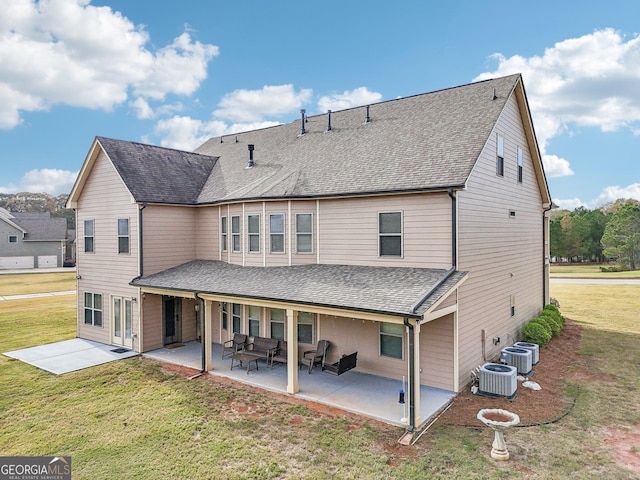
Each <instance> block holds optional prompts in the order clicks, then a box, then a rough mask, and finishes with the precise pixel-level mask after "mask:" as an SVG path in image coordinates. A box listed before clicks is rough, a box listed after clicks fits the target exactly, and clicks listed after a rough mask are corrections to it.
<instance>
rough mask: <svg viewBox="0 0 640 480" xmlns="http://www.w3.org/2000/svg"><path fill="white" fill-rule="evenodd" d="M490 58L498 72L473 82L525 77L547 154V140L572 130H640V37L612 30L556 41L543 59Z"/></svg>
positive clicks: (517, 56) (501, 56)
mask: <svg viewBox="0 0 640 480" xmlns="http://www.w3.org/2000/svg"><path fill="white" fill-rule="evenodd" d="M492 58H493V59H494V60H496V61H497V62H498V66H497V68H496V70H494V71H493V72H485V73H482V74H481V75H479V76H478V77H476V78H475V79H474V80H484V79H487V78H493V77H497V76H502V75H509V74H512V73H522V75H523V77H524V80H525V84H526V88H527V96H528V99H529V105H530V107H531V112H532V116H533V119H534V123H535V125H536V134H537V137H538V142H539V145H540V150H541V152H542V153H543V154H544V153H546V149H547V145H548V142H549V140H551V139H552V138H553V137H555V136H557V135H559V134H562V133H566V132H567V131H568V130H569V129H570V128H571V127H572V126H573V127H576V126H577V127H597V128H600V129H601V130H602V131H603V132H610V131H615V130H619V129H622V128H629V129H630V130H631V131H632V132H634V134H637V132H638V131H640V125H639V123H640V60H639V59H640V36H638V35H634V36H632V37H625V36H623V35H622V34H620V33H619V32H617V31H615V30H613V29H610V28H608V29H604V30H597V31H595V32H593V33H591V34H589V35H584V36H582V37H579V38H571V39H568V40H564V41H562V42H558V43H556V44H555V45H554V46H553V47H551V48H548V49H546V50H545V52H544V55H542V56H533V57H530V58H524V57H522V56H519V55H515V56H513V57H509V58H507V57H505V56H503V55H501V54H495V55H494V56H493V57H492ZM565 162H566V160H565ZM566 167H567V168H568V164H567V165H566ZM569 170H570V169H569ZM569 170H567V172H568V171H569Z"/></svg>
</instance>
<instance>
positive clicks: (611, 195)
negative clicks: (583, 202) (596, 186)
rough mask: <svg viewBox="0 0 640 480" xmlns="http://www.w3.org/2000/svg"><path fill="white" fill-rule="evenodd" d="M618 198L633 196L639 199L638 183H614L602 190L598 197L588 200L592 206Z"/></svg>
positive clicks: (639, 187)
mask: <svg viewBox="0 0 640 480" xmlns="http://www.w3.org/2000/svg"><path fill="white" fill-rule="evenodd" d="M619 198H633V199H635V200H639V201H640V183H632V184H631V185H627V186H626V187H620V186H619V185H614V186H610V187H606V188H604V189H603V190H602V192H601V193H600V195H598V198H596V199H595V200H593V201H592V202H590V203H591V204H592V205H593V206H594V207H599V206H600V205H604V204H605V203H607V202H615V201H616V200H618V199H619Z"/></svg>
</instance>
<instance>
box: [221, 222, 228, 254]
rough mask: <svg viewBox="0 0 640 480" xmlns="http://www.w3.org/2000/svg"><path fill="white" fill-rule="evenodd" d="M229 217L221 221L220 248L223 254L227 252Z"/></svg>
mask: <svg viewBox="0 0 640 480" xmlns="http://www.w3.org/2000/svg"><path fill="white" fill-rule="evenodd" d="M227 232H228V230H227V217H222V218H221V219H220V248H221V249H222V251H223V252H226V251H227Z"/></svg>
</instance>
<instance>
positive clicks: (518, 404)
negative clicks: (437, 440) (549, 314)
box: [440, 320, 596, 427]
mask: <svg viewBox="0 0 640 480" xmlns="http://www.w3.org/2000/svg"><path fill="white" fill-rule="evenodd" d="M581 331H582V327H580V326H579V325H578V324H576V323H575V322H573V321H571V320H567V323H566V325H565V327H564V329H563V330H562V332H561V333H560V335H558V336H557V337H556V338H554V339H553V340H551V342H550V343H549V345H547V346H546V347H545V348H543V349H541V350H540V361H539V362H538V364H537V365H536V366H534V367H533V372H534V375H533V376H532V377H530V380H531V381H533V382H536V383H538V384H539V385H540V387H541V390H532V389H530V388H525V387H523V386H522V383H518V391H517V393H516V396H515V398H514V399H512V400H508V399H507V398H504V397H502V398H493V397H487V396H483V395H474V394H473V393H471V389H470V388H466V389H465V391H464V392H462V393H460V394H459V395H458V396H457V397H456V398H455V399H454V401H453V404H452V406H451V408H450V409H449V410H448V411H447V412H445V413H444V415H443V416H442V418H441V420H440V421H441V422H443V423H447V424H450V425H465V426H477V427H482V426H483V424H482V422H480V420H478V419H477V417H476V415H477V414H478V411H480V410H481V409H483V408H501V409H504V410H508V411H510V412H513V413H517V414H518V415H519V416H520V424H521V425H531V424H537V423H546V422H551V421H553V420H556V419H558V418H560V417H561V416H562V415H564V414H565V413H566V412H567V411H569V409H570V408H571V406H572V405H573V402H574V399H573V398H571V397H569V396H567V395H566V394H565V393H564V392H563V389H564V388H565V387H566V379H567V378H571V377H581V378H588V377H590V376H594V375H596V373H594V372H592V371H590V368H589V365H587V364H585V363H583V362H582V361H580V360H579V358H580V356H579V355H578V354H577V353H576V350H577V348H578V345H579V344H580V336H581Z"/></svg>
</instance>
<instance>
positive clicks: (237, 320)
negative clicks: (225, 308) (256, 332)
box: [231, 303, 242, 333]
mask: <svg viewBox="0 0 640 480" xmlns="http://www.w3.org/2000/svg"><path fill="white" fill-rule="evenodd" d="M231 309H232V311H231V321H232V323H233V333H240V330H241V328H242V313H241V312H242V305H240V304H239V303H232V304H231Z"/></svg>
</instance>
